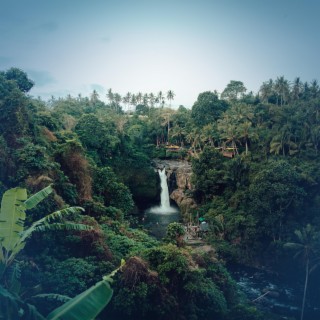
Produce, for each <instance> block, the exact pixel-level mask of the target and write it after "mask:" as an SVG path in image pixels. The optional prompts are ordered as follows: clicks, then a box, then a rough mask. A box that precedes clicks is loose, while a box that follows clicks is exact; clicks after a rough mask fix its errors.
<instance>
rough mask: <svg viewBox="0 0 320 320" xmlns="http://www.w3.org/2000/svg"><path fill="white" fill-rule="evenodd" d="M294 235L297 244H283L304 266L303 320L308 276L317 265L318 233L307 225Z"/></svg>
mask: <svg viewBox="0 0 320 320" xmlns="http://www.w3.org/2000/svg"><path fill="white" fill-rule="evenodd" d="M294 233H295V235H296V237H297V239H298V242H288V243H286V244H285V247H287V248H291V249H293V250H295V251H296V253H295V255H294V258H302V261H303V264H304V265H305V280H304V290H303V298H302V307H301V316H300V320H303V316H304V309H305V303H306V295H307V289H308V281H309V275H310V273H311V272H312V271H313V270H314V269H315V268H316V267H317V266H318V265H319V256H317V254H318V253H319V241H318V240H319V232H316V231H315V228H314V227H313V226H312V225H310V224H308V225H307V226H306V227H304V228H303V229H302V230H296V231H295V232H294Z"/></svg>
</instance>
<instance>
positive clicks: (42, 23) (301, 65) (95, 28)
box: [0, 0, 320, 107]
mask: <svg viewBox="0 0 320 320" xmlns="http://www.w3.org/2000/svg"><path fill="white" fill-rule="evenodd" d="M319 14H320V1H318V0H211V1H210V0H149V1H147V0H113V1H112V0H68V1H66V0H65V1H62V0H0V70H6V69H8V68H9V67H11V66H15V67H19V68H21V69H23V70H25V71H26V72H27V73H28V74H29V76H30V78H32V79H33V80H34V81H35V83H36V85H35V87H34V89H32V91H31V94H32V95H34V96H38V95H40V96H41V97H43V98H44V99H46V98H48V97H50V96H51V95H54V96H56V97H57V96H66V95H67V94H68V93H70V94H71V95H74V96H76V95H77V94H78V93H81V94H82V95H89V94H90V92H92V90H93V88H95V89H97V90H98V92H99V93H100V95H101V97H102V98H104V96H105V93H106V91H107V89H108V88H112V89H113V91H115V92H119V93H120V94H125V93H126V92H128V91H129V92H138V91H141V92H143V93H145V92H147V93H149V92H154V93H157V92H158V91H160V90H162V91H164V92H166V91H167V90H169V89H171V90H173V91H174V92H175V93H176V98H175V101H174V103H173V104H174V105H180V104H183V105H185V106H186V107H191V106H192V104H193V103H194V101H195V100H196V98H197V96H198V94H199V93H201V92H203V91H207V90H211V91H213V90H217V91H218V92H222V91H223V89H224V88H225V87H226V85H227V84H228V82H229V81H230V80H240V81H243V82H244V84H245V86H246V87H247V89H248V90H252V91H254V92H257V91H258V89H259V87H260V85H261V84H262V82H263V81H267V80H268V79H269V78H273V79H276V78H277V77H278V76H282V75H283V76H285V78H287V79H288V80H293V79H294V78H295V77H296V76H300V77H301V79H302V80H303V81H312V80H313V79H318V80H320V68H319V63H318V60H319V58H318V56H319V49H320V48H319V47H320V41H319V40H320V19H319V18H318V17H319Z"/></svg>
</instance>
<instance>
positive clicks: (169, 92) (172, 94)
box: [167, 90, 176, 107]
mask: <svg viewBox="0 0 320 320" xmlns="http://www.w3.org/2000/svg"><path fill="white" fill-rule="evenodd" d="M175 95H176V94H175V93H174V92H173V91H172V90H169V91H168V92H167V99H168V100H169V101H170V107H171V101H172V100H173V99H174V96H175Z"/></svg>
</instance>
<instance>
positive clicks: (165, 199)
mask: <svg viewBox="0 0 320 320" xmlns="http://www.w3.org/2000/svg"><path fill="white" fill-rule="evenodd" d="M158 173H159V177H160V186H161V194H160V201H161V202H160V206H157V207H152V208H150V209H149V212H151V213H176V212H178V211H179V210H178V209H177V208H176V207H171V206H170V197H169V188H168V183H167V175H166V169H165V168H163V169H162V170H161V169H159V170H158Z"/></svg>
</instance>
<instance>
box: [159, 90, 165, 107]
mask: <svg viewBox="0 0 320 320" xmlns="http://www.w3.org/2000/svg"><path fill="white" fill-rule="evenodd" d="M157 98H158V102H159V106H160V104H162V107H163V105H164V96H163V93H162V91H159V93H158V96H157Z"/></svg>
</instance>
